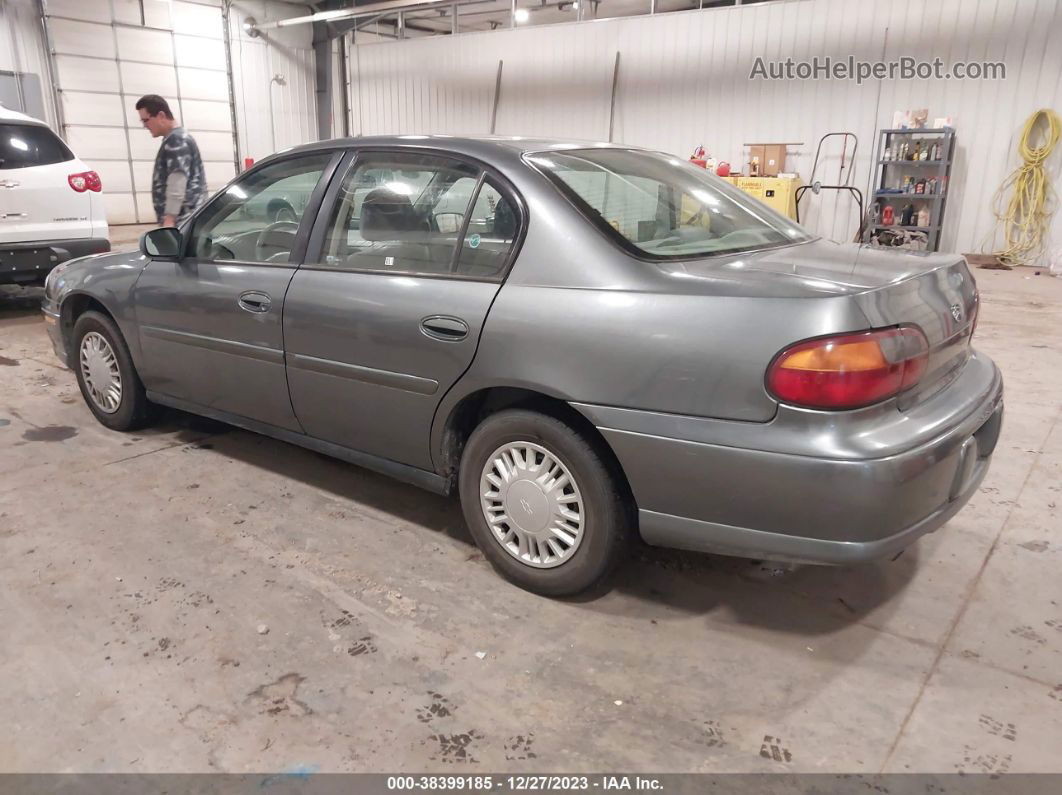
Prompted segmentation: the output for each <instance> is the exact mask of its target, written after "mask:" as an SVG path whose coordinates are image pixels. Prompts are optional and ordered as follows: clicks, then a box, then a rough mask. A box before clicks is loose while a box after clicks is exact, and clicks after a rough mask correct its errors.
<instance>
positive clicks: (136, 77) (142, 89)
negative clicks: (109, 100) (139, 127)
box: [60, 61, 177, 124]
mask: <svg viewBox="0 0 1062 795" xmlns="http://www.w3.org/2000/svg"><path fill="white" fill-rule="evenodd" d="M120 63H121V72H122V90H123V91H125V93H126V95H127V96H132V95H135V96H134V97H133V101H134V102H136V100H137V99H138V98H139V97H140V96H142V95H143V94H160V95H161V96H164V97H167V98H170V97H176V96H177V74H176V73H175V72H174V70H173V64H172V63H170V64H168V65H167V64H144V63H129V62H128V61H121V62H120ZM60 85H64V84H63V83H62V81H61V80H60ZM105 85H112V86H113V85H115V84H114V83H109V84H105ZM137 123H138V124H139V121H138V122H137Z"/></svg>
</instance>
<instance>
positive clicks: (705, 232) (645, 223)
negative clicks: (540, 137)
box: [531, 148, 809, 258]
mask: <svg viewBox="0 0 1062 795" xmlns="http://www.w3.org/2000/svg"><path fill="white" fill-rule="evenodd" d="M531 161H532V162H533V163H534V164H535V165H537V166H538V167H539V168H541V169H542V170H543V171H545V173H546V174H547V175H549V176H550V177H551V178H552V179H553V181H554V182H555V183H556V184H557V185H558V186H559V187H561V188H562V190H564V191H565V192H566V193H568V194H569V195H570V196H572V197H573V198H574V199H575V201H576V203H577V204H580V205H581V206H582V208H583V212H584V213H586V214H587V215H588V216H589V217H590V218H591V219H593V220H595V221H597V222H598V223H599V224H602V225H604V226H606V227H607V228H609V229H612V230H614V232H615V234H616V236H617V237H618V238H619V239H620V240H621V241H622V242H624V243H625V244H626V245H628V246H631V247H634V248H636V249H640V250H641V251H643V252H645V253H646V254H649V255H651V256H653V257H663V258H668V257H691V256H693V257H696V256H706V255H710V254H724V253H732V252H737V251H745V250H750V249H756V248H767V247H770V246H779V245H785V244H787V243H793V242H797V241H801V240H807V239H809V235H808V233H807V232H805V231H804V230H803V229H801V228H800V227H799V226H797V225H796V224H795V223H793V222H792V221H790V220H789V219H788V218H785V217H784V216H782V215H780V214H778V213H776V212H775V211H774V210H772V209H770V208H769V207H767V206H766V205H763V204H761V203H759V202H757V201H755V200H754V199H751V198H749V197H748V196H746V195H745V194H744V193H742V192H741V191H739V190H737V189H736V188H734V187H733V186H731V185H729V184H727V183H725V182H723V181H722V180H720V179H718V178H716V177H712V176H710V175H708V173H707V172H706V171H705V170H704V169H699V168H696V167H695V166H691V165H690V164H689V163H687V162H685V161H682V160H679V159H677V158H673V157H667V156H665V155H660V154H656V153H654V152H645V151H634V150H629V149H618V148H617V149H593V150H566V151H564V152H548V153H542V154H539V155H535V156H533V157H532V158H531Z"/></svg>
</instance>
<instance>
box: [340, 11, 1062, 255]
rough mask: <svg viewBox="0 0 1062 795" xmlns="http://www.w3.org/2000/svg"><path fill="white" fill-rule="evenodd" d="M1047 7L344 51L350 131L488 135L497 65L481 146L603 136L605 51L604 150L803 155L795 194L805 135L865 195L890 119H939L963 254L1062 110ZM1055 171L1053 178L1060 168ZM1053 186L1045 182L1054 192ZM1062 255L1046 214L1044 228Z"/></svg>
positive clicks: (868, 14) (639, 24) (953, 231)
mask: <svg viewBox="0 0 1062 795" xmlns="http://www.w3.org/2000/svg"><path fill="white" fill-rule="evenodd" d="M1060 5H1062V4H1060V3H1059V2H1058V0H939V2H933V3H926V2H923V1H922V0H892V1H891V2H880V3H879V2H852V0H786V1H784V2H772V3H765V4H761V5H755V6H743V7H732V8H719V9H706V10H704V11H689V12H681V13H672V14H660V15H656V16H653V17H630V18H626V19H615V20H600V21H594V22H583V23H571V24H562V25H549V26H543V27H529V28H518V29H516V30H511V31H495V32H490V33H469V34H462V35H459V36H455V37H449V36H440V37H434V38H428V39H415V40H407V41H399V42H391V43H383V44H375V43H374V44H362V45H359V46H357V47H354V48H352V49H351V52H350V58H349V63H350V73H351V115H352V122H353V128H352V132H353V134H359V133H362V134H366V135H368V134H373V133H450V134H459V133H477V134H482V133H485V132H488V131H489V127H490V118H491V109H492V101H493V92H494V84H495V79H496V75H497V68H498V61H499V60H504V62H505V64H504V69H503V77H502V89H501V99H500V103H499V108H498V114H497V126H496V132H498V133H499V134H511V135H550V136H561V137H576V138H590V139H599V140H600V139H605V138H607V137H608V121H609V100H610V88H611V79H612V71H613V65H614V62H615V54H616V52H617V51H618V52H619V53H620V54H621V55H620V76H619V84H618V91H617V96H616V116H615V133H614V140H616V141H621V142H626V143H630V144H636V145H642V146H650V147H654V148H658V149H662V150H664V151H668V152H674V153H677V154H680V155H688V154H689V153H690V152H691V151H692V149H693V148H694V147H695V146H696V145H698V144H701V143H703V144H704V146H705V148H706V149H708V151H709V152H710V153H711V154H713V155H715V156H716V157H720V158H722V159H725V160H729V161H730V162H731V163H732V164H735V165H738V164H743V163H744V162H745V161H746V159H747V151H745V150H744V148H743V144H744V143H746V142H755V141H803V142H804V145H803V146H801V147H796V148H794V149H793V150H791V151H792V154H791V160H790V163H789V168H790V170H795V171H797V172H799V173H800V175H801V176H802V177H803V178H804V179H805V180H808V179H810V177H811V168H812V161H813V159H814V155H815V148H816V144H817V142H818V140H819V138H820V137H821V136H822V135H823V134H825V133H827V132H833V131H844V130H847V131H851V132H854V133H856V134H857V135H858V137H859V156H858V159H857V163H856V173H855V175H854V177H853V184H854V185H855V186H857V187H859V188H860V189H862V190H864V191H866V189H867V188H868V186H869V183H870V178H871V177H870V163H871V159H872V157H873V154H874V147H875V144H876V132H877V130H878V129H879V128H881V127H888V126H891V123H892V115H893V111H894V110H906V109H909V108H922V107H925V108H928V109H929V112H930V118H931V119H932V118H933V117H937V116H945V115H948V116H952V117H953V118H954V119H955V123H956V125H957V134H958V145H959V153H958V160H957V162H956V164H955V167H954V169H953V172H952V173H953V180H954V181H953V189H952V192H951V200H950V201H949V203H948V209H947V215H946V218H945V231H944V235H943V239H942V249H943V250H954V251H963V252H968V251H974V250H977V248H978V247H979V246H980V244H981V242H982V240H983V239H984V237H985V234H986V233H987V232H990V231H991V229H992V227H993V223H994V218H993V215H992V212H991V208H990V206H991V199H992V194H993V193H994V191H995V190H996V187H997V186H998V185H999V184H1000V183H1001V182H1002V181H1003V179H1004V177H1005V176H1006V174H1007V173H1008V172H1009V170H1010V169H1012V168H1013V167H1014V166H1015V164H1016V163H1017V156H1016V154H1015V147H1016V141H1017V136H1018V134H1019V133H1020V130H1021V127H1022V124H1023V123H1024V121H1025V119H1026V117H1027V116H1028V115H1029V114H1030V113H1031V112H1032V111H1034V110H1035V109H1037V108H1039V107H1043V106H1048V107H1054V108H1055V109H1056V110H1060V111H1062V8H1060V7H1059V6H1060ZM758 55H761V56H763V57H764V58H765V59H767V60H774V59H779V60H780V59H784V58H786V57H788V56H792V57H793V58H794V59H795V60H802V59H810V58H812V57H813V56H816V55H819V56H825V55H831V56H833V57H834V58H846V57H847V56H849V55H854V56H855V58H856V59H857V60H868V61H875V60H878V59H881V58H882V57H885V58H895V57H899V56H901V55H909V56H913V57H915V58H919V59H926V60H930V59H932V58H934V57H938V56H939V57H940V58H941V59H942V60H943V61H944V62H945V63H948V62H954V61H958V60H1001V61H1004V62H1005V63H1006V65H1007V79H1006V80H1002V81H950V82H946V81H942V80H941V81H917V80H915V81H898V80H897V81H884V82H881V83H880V84H879V83H877V82H873V81H871V82H869V83H865V84H863V85H862V86H860V85H857V84H856V83H855V81H826V80H818V81H803V82H801V81H793V82H785V81H780V82H766V81H750V80H749V72H750V70H751V68H752V65H753V63H754V59H755V58H756V56H758ZM839 154H840V150H839V148H837V147H833V146H830V147H828V148H827V149H825V150H824V155H823V159H822V161H821V163H820V169H819V173H818V174H817V177H818V178H819V179H820V180H821V181H822V182H824V183H830V182H835V181H836V179H837V175H838V166H839V164H840V158H839ZM1059 160H1062V153H1060V154H1059V155H1056V160H1055V164H1054V168H1055V174H1056V175H1057V170H1058V161H1059ZM1056 181H1057V180H1056ZM801 206H802V212H803V213H804V214H803V215H802V219H803V220H805V222H806V223H807V225H808V226H809V227H811V228H812V229H813V230H815V231H817V232H818V233H820V234H823V235H825V236H827V237H830V238H833V239H837V240H843V239H848V238H850V237H851V236H852V234H854V231H855V229H856V225H857V212H856V210H855V207H854V204H853V202H852V201H851V200H850V199H849V198H847V197H839V196H838V195H837V194H823V195H822V196H819V197H815V196H810V195H809V196H808V197H807V198H806V199H805V201H804V202H802V205H801ZM1053 230H1054V241H1055V243H1054V244H1055V245H1062V217H1060V215H1059V214H1056V217H1055V219H1054V225H1053Z"/></svg>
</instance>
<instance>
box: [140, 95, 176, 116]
mask: <svg viewBox="0 0 1062 795" xmlns="http://www.w3.org/2000/svg"><path fill="white" fill-rule="evenodd" d="M140 109H143V110H146V111H147V112H148V115H149V116H158V115H159V114H160V113H161V114H162V115H163V116H165V117H166V118H167V119H172V118H173V112H172V111H171V110H170V103H168V102H167V101H166V100H164V99H163V98H162V97H160V96H159V95H158V94H145V95H144V96H142V97H141V98H140V99H138V100H137V101H136V110H140Z"/></svg>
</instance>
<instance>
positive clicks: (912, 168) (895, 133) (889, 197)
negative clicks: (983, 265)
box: [864, 127, 955, 251]
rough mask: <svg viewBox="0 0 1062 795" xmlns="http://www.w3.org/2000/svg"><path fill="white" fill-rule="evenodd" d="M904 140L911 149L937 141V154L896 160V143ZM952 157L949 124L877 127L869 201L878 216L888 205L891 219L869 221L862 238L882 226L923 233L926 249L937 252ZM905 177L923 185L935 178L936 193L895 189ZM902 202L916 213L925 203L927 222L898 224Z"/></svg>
mask: <svg viewBox="0 0 1062 795" xmlns="http://www.w3.org/2000/svg"><path fill="white" fill-rule="evenodd" d="M904 143H906V144H907V145H908V148H909V151H913V150H914V148H915V145H916V144H918V145H920V146H930V147H931V146H932V145H933V144H939V145H940V157H939V158H937V159H936V160H929V159H927V160H906V159H897V158H896V156H895V153H896V152H897V151H898V149H899V147H900V145H901V144H904ZM886 152H890V153H892V154H893V156H892V157H886V156H885V153H886ZM954 159H955V130H953V129H951V128H950V127H945V128H940V129H936V128H929V129H920V130H918V129H911V130H880V131H879V132H878V145H877V151H876V152H875V154H874V160H875V162H876V163H877V173H876V177H875V180H874V193H873V201H874V204H875V205H877V207H878V217H880V216H881V213H882V211H883V210H884V208H885V205H887V204H891V205H892V208H893V214H894V217H895V222H894V223H893V224H891V225H885V224H882V223H880V221H879V222H878V223H875V224H871V225H870V226H868V227H867V231H866V235H865V238H864V239H865V240H866V241H867V242H869V241H870V239H871V238H872V237H873V236H874V235H875V234H876V233H877V232H879V231H880V230H883V229H907V230H911V231H919V232H925V233H926V237H927V238H928V245H927V249H928V250H929V251H937V250H938V249H939V248H940V233H941V230H942V229H943V227H944V211H945V209H946V207H947V204H948V187H949V185H950V183H951V166H952V163H953V162H954ZM905 177H911V178H912V183H917V182H918V181H919V180H923V181H924V182H925V184H927V185H928V182H929V180H930V179H935V180H936V186H937V188H936V192H935V193H913V192H908V193H901V192H896V189H897V188H901V187H902V185H903V182H904V178H905ZM912 190H913V188H912ZM905 204H911V205H912V206H913V207H914V210H915V213H916V214H917V212H918V211H919V210H920V209H921V208H922V206H923V204H925V205H927V206H928V207H929V218H930V222H929V225H928V226H919V225H917V224H906V225H905V224H901V223H900V215H901V213H902V211H903V206H904V205H905Z"/></svg>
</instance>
